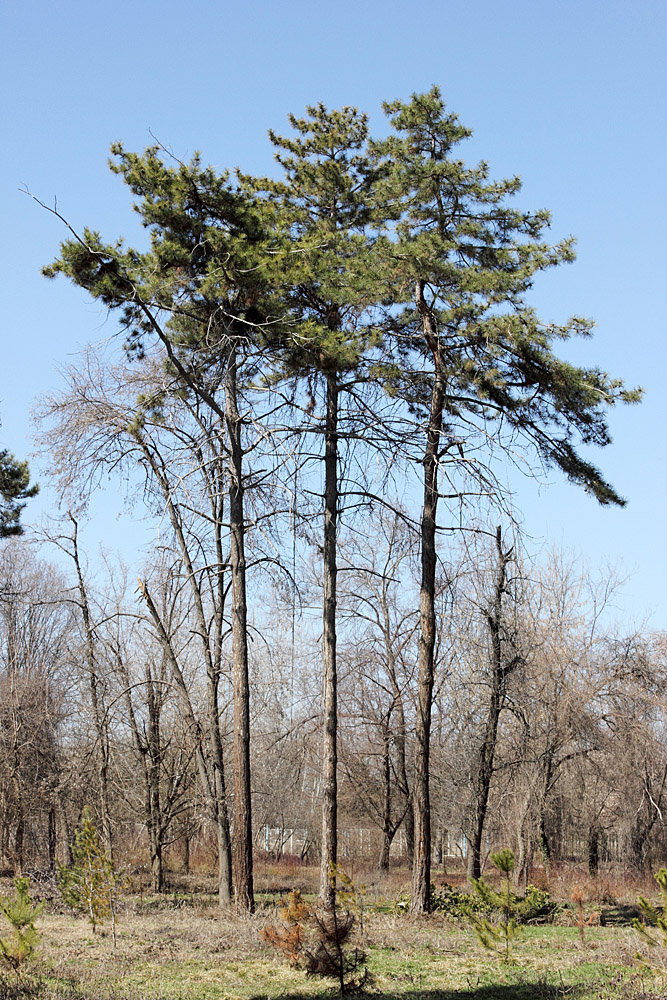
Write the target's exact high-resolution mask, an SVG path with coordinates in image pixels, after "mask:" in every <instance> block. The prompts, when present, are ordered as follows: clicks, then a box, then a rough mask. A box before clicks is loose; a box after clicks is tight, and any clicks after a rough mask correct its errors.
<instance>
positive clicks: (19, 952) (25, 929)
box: [0, 876, 44, 972]
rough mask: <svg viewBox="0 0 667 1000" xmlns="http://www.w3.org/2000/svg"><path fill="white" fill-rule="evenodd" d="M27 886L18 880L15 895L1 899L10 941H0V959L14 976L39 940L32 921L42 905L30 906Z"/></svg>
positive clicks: (23, 878) (1, 908)
mask: <svg viewBox="0 0 667 1000" xmlns="http://www.w3.org/2000/svg"><path fill="white" fill-rule="evenodd" d="M29 885H30V881H29V879H27V878H25V877H22V876H17V878H15V879H14V887H15V890H16V891H15V893H14V895H13V896H12V897H5V896H0V912H1V913H2V914H3V916H4V917H5V918H6V919H7V920H8V921H9V923H10V924H11V927H12V936H11V937H10V938H6V939H5V938H0V957H2V960H3V961H4V963H5V964H6V965H8V966H9V967H10V968H11V969H13V970H14V971H15V972H18V971H19V969H20V967H21V966H22V965H23V964H24V962H26V961H27V960H28V959H30V958H31V957H32V956H33V954H34V953H35V949H36V948H37V945H38V944H39V938H40V935H39V931H38V930H37V928H36V927H35V920H36V919H37V917H38V916H39V915H40V913H41V912H42V910H43V909H44V903H38V904H37V905H35V904H34V903H33V901H32V899H31V897H30V893H29V892H28V887H29Z"/></svg>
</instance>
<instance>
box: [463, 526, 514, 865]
mask: <svg viewBox="0 0 667 1000" xmlns="http://www.w3.org/2000/svg"><path fill="white" fill-rule="evenodd" d="M496 553H497V564H496V580H495V586H494V591H493V603H492V605H491V608H490V609H489V611H488V612H487V613H486V623H487V627H488V630H489V638H490V641H491V664H490V667H491V677H490V685H491V697H490V699H489V705H488V710H487V715H486V724H485V727H484V737H483V739H482V745H481V747H480V748H479V753H478V755H477V767H476V772H475V774H474V775H473V787H474V789H475V799H474V803H473V825H472V831H471V833H470V838H469V841H470V849H469V851H468V878H469V879H473V878H479V877H480V875H481V874H482V843H483V837H484V824H485V822H486V814H487V810H488V805H489V792H490V790H491V779H492V777H493V762H494V759H495V755H496V746H497V743H498V722H499V720H500V713H501V712H502V710H503V707H504V705H505V685H506V681H507V677H508V676H509V674H510V673H511V671H512V670H513V669H514V668H515V667H516V666H517V664H518V659H517V657H516V656H512V657H510V658H509V659H507V658H506V656H505V654H504V650H503V642H502V615H503V595H504V594H505V591H506V589H507V564H508V563H509V561H510V559H511V557H512V550H511V549H509V550H508V551H507V552H505V551H504V550H503V546H502V533H501V529H500V527H498V528H497V529H496Z"/></svg>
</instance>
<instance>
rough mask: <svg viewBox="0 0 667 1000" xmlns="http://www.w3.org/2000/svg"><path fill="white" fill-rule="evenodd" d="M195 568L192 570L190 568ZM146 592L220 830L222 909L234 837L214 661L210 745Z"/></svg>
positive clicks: (209, 673) (229, 880)
mask: <svg viewBox="0 0 667 1000" xmlns="http://www.w3.org/2000/svg"><path fill="white" fill-rule="evenodd" d="M190 568H191V567H190ZM139 588H140V590H141V592H142V595H143V597H144V600H145V602H146V605H147V607H148V610H149V612H150V616H151V618H152V620H153V624H154V625H155V629H156V631H157V634H158V636H159V638H160V642H161V644H162V648H163V650H164V652H165V655H166V657H167V659H168V661H169V664H170V666H171V670H172V674H173V677H174V683H175V687H176V690H177V691H178V694H179V699H180V704H181V711H182V712H183V717H184V719H185V721H186V723H187V726H188V729H189V730H190V732H191V734H192V736H193V738H194V739H195V763H196V765H197V774H198V776H199V781H200V785H201V788H202V791H203V793H204V797H205V799H206V804H207V806H208V809H209V815H210V816H211V818H212V819H213V821H214V823H215V827H216V835H217V841H218V899H219V903H220V907H221V908H225V907H228V906H229V905H230V904H231V901H232V855H231V838H230V835H229V816H228V813H227V798H226V791H225V772H224V760H223V754H222V740H221V738H220V717H219V716H220V713H219V709H218V678H217V674H216V673H215V671H214V670H213V668H212V666H211V664H210V662H209V663H207V698H208V706H207V707H208V716H209V717H208V725H207V733H208V736H209V742H208V743H207V741H206V740H205V739H204V734H203V732H202V727H201V725H200V724H199V722H198V720H197V718H196V716H195V714H194V710H193V708H192V702H191V701H190V695H189V692H188V688H187V685H186V683H185V679H184V677H183V672H182V670H181V667H180V664H179V662H178V657H177V656H176V653H175V652H174V648H173V646H172V643H171V639H170V636H169V633H168V632H167V630H166V628H165V625H164V622H163V621H162V618H161V616H160V613H159V611H158V610H157V608H156V606H155V603H154V601H153V598H152V597H151V594H150V591H149V590H148V587H147V586H146V585H145V584H144V583H143V581H142V580H139Z"/></svg>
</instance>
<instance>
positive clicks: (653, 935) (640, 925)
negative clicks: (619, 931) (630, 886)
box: [632, 868, 667, 973]
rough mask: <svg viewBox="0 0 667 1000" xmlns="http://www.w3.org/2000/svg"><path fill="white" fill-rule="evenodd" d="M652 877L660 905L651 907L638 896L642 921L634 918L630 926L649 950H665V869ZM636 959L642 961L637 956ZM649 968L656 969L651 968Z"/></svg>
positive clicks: (666, 881)
mask: <svg viewBox="0 0 667 1000" xmlns="http://www.w3.org/2000/svg"><path fill="white" fill-rule="evenodd" d="M653 877H654V879H655V880H656V882H657V883H658V888H659V889H660V903H659V905H658V906H652V905H651V903H649V901H648V900H647V899H646V898H645V897H644V896H640V897H639V899H638V900H637V905H638V906H639V909H640V910H641V912H642V919H641V920H639V919H637V918H635V919H634V920H633V921H632V924H633V927H634V929H635V930H636V931H637V933H638V934H639V936H640V937H641V939H642V941H644V942H645V944H648V945H649V946H650V947H651V948H658V947H663V948H667V868H661V869H660V870H659V871H658V872H656V873H655V875H654V876H653ZM649 927H650V928H651V930H649ZM637 957H638V958H639V959H640V961H643V960H642V959H641V957H640V956H639V955H638V956H637ZM643 964H644V965H648V964H649V963H648V962H644V963H643ZM651 968H656V967H655V966H651ZM657 971H660V972H663V973H665V972H667V969H666V968H664V967H660V968H659V969H658V970H657Z"/></svg>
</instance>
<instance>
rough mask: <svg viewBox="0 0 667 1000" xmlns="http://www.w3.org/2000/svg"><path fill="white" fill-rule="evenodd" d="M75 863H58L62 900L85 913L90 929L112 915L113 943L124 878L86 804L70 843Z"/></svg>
mask: <svg viewBox="0 0 667 1000" xmlns="http://www.w3.org/2000/svg"><path fill="white" fill-rule="evenodd" d="M72 855H73V858H74V864H73V866H72V867H71V868H67V867H65V865H61V864H60V863H58V862H57V865H58V887H59V889H60V892H61V895H62V898H63V901H64V902H65V903H66V904H67V906H71V907H72V909H73V910H80V911H81V912H82V913H87V914H88V919H89V920H90V922H91V924H92V927H93V933H95V929H96V927H97V925H98V924H103V923H104V921H105V920H106V919H107V918H109V917H110V918H111V932H112V935H113V943H114V947H115V946H116V891H117V890H118V889H119V888H120V887H121V886H122V885H124V884H127V880H126V878H125V876H124V874H123V873H122V872H119V871H117V870H116V868H115V866H114V863H113V860H112V859H111V858H110V857H109V855H108V854H107V852H106V851H105V849H104V847H103V845H102V842H101V840H100V837H99V834H98V832H97V829H96V827H95V823H94V822H93V817H92V814H91V812H90V809H89V808H88V806H86V807H85V808H84V810H83V813H82V816H81V824H80V826H79V828H78V829H77V831H76V833H75V835H74V843H73V845H72Z"/></svg>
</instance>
